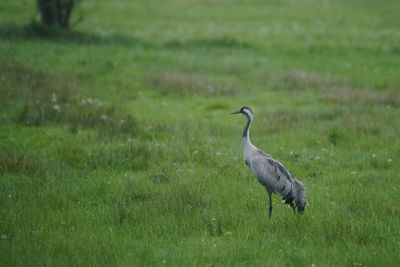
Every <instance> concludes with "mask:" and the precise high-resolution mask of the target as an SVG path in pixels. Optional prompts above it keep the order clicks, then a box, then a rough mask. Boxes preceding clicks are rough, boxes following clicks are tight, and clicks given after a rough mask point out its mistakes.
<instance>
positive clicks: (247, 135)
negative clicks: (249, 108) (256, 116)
mask: <svg viewBox="0 0 400 267" xmlns="http://www.w3.org/2000/svg"><path fill="white" fill-rule="evenodd" d="M246 117H247V123H246V126H245V127H244V130H243V142H245V141H246V142H247V143H250V144H251V142H250V126H251V122H252V121H253V119H252V118H250V117H248V116H246Z"/></svg>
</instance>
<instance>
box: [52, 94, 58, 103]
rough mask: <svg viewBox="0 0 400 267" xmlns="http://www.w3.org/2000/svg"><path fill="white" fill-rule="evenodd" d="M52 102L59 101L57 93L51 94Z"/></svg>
mask: <svg viewBox="0 0 400 267" xmlns="http://www.w3.org/2000/svg"><path fill="white" fill-rule="evenodd" d="M51 102H53V103H55V102H57V95H56V94H55V93H52V94H51Z"/></svg>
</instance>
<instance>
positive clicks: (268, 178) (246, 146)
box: [231, 106, 307, 219]
mask: <svg viewBox="0 0 400 267" xmlns="http://www.w3.org/2000/svg"><path fill="white" fill-rule="evenodd" d="M231 114H242V115H244V116H245V117H246V118H247V123H246V126H245V127H244V130H243V140H242V146H243V157H244V162H245V164H246V165H247V166H248V167H249V168H250V169H251V171H252V172H253V174H254V176H255V177H256V178H257V180H258V182H260V184H261V185H262V186H264V187H265V189H266V190H267V193H268V199H269V206H268V215H269V219H271V218H272V194H273V193H275V194H278V195H280V196H281V197H282V199H283V201H284V203H285V204H287V205H289V206H290V207H291V208H292V209H293V211H294V212H296V210H297V212H298V213H299V214H301V213H303V212H304V209H305V207H306V204H307V199H306V191H305V188H304V185H303V183H302V182H300V181H299V180H298V179H297V178H296V177H294V176H292V175H291V174H290V172H289V171H288V169H286V167H285V166H283V164H282V163H280V162H279V161H277V160H275V159H273V158H272V157H271V156H270V155H268V154H267V153H265V152H263V151H261V150H260V149H258V148H257V147H256V146H254V145H253V144H252V143H251V141H250V126H251V123H252V121H253V119H254V113H253V111H252V109H251V108H249V107H247V106H244V107H242V108H240V110H238V111H235V112H232V113H231Z"/></svg>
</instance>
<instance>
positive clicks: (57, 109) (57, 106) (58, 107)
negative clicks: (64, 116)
mask: <svg viewBox="0 0 400 267" xmlns="http://www.w3.org/2000/svg"><path fill="white" fill-rule="evenodd" d="M53 109H54V110H55V111H57V112H60V111H61V108H60V106H59V105H57V104H55V105H54V106H53Z"/></svg>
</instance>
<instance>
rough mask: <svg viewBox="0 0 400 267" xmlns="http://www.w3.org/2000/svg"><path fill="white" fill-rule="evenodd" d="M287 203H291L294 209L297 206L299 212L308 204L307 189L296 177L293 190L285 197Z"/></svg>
mask: <svg viewBox="0 0 400 267" xmlns="http://www.w3.org/2000/svg"><path fill="white" fill-rule="evenodd" d="M283 200H284V201H285V204H288V205H290V206H291V207H292V208H293V209H295V208H297V211H298V212H299V213H303V211H304V209H305V207H306V204H307V199H306V191H305V189H304V185H303V184H302V183H301V182H300V181H298V180H296V179H294V183H293V187H292V190H290V192H289V194H288V195H287V196H286V197H284V198H283Z"/></svg>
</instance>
